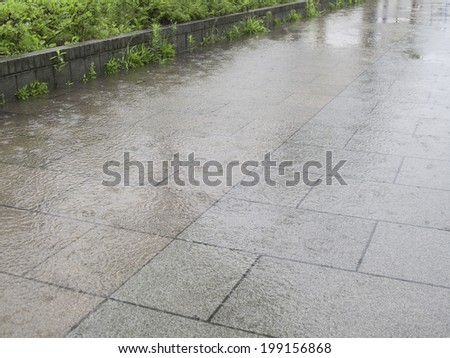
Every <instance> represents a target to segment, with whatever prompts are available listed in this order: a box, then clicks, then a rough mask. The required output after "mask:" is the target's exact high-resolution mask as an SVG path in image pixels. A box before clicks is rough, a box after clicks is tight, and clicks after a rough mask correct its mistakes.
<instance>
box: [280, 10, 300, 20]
mask: <svg viewBox="0 0 450 358" xmlns="http://www.w3.org/2000/svg"><path fill="white" fill-rule="evenodd" d="M300 19H301V15H300V14H299V13H298V12H297V11H295V10H291V12H290V13H289V14H288V16H286V17H285V18H284V21H285V22H295V21H298V20H300Z"/></svg>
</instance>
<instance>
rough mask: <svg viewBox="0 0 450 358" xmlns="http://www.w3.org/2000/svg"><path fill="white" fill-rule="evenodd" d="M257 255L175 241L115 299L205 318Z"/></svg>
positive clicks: (125, 286)
mask: <svg viewBox="0 0 450 358" xmlns="http://www.w3.org/2000/svg"><path fill="white" fill-rule="evenodd" d="M255 258H256V257H254V256H253V255H249V254H242V253H239V252H236V251H231V250H228V249H221V248H216V247H208V246H205V245H200V244H193V243H187V242H181V241H174V242H173V243H172V244H171V245H170V246H169V247H167V248H166V249H165V250H164V251H163V252H162V253H161V254H160V255H158V256H157V257H156V258H155V259H154V260H152V261H151V262H150V263H149V264H148V265H146V266H145V267H144V268H143V269H142V270H140V271H139V272H138V273H137V274H136V275H135V276H134V277H132V278H131V279H130V280H129V281H128V282H127V283H126V284H125V285H123V286H122V287H121V288H120V289H119V290H118V291H117V292H116V293H115V294H114V295H113V297H114V298H117V299H120V300H124V301H127V302H132V303H136V304H139V305H144V306H148V307H152V308H157V309H160V310H164V311H168V312H174V313H178V314H181V315H184V316H189V317H193V318H200V319H203V320H207V319H208V318H209V316H210V315H211V314H212V313H213V312H214V311H215V309H216V308H217V307H219V305H220V304H221V302H222V301H223V300H224V299H225V297H226V296H227V295H228V293H229V292H230V291H231V290H232V288H233V287H234V286H235V285H236V283H238V282H239V280H240V279H241V277H242V276H243V275H244V273H245V272H246V271H247V270H248V268H249V267H250V266H251V264H252V263H253V261H254V260H255Z"/></svg>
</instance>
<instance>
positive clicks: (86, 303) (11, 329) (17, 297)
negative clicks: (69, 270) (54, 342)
mask: <svg viewBox="0 0 450 358" xmlns="http://www.w3.org/2000/svg"><path fill="white" fill-rule="evenodd" d="M0 300H1V302H2V304H1V305H0V335H1V336H2V337H4V338H6V337H20V338H31V337H36V338H37V337H41V338H43V337H48V338H50V337H64V335H66V334H67V333H68V332H69V331H70V330H71V328H72V327H73V326H75V325H76V324H77V323H78V322H79V321H81V319H82V318H83V317H85V316H86V315H87V314H88V313H89V312H90V311H92V310H93V309H94V308H95V307H96V306H97V305H98V304H99V303H100V302H101V301H102V298H100V297H94V296H89V295H85V294H81V293H76V292H72V291H69V290H66V289H63V288H58V287H54V286H49V285H45V284H42V283H38V282H33V281H30V280H25V279H23V278H19V277H13V276H9V275H6V274H3V273H0Z"/></svg>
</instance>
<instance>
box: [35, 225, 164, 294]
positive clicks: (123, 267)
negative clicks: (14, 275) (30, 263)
mask: <svg viewBox="0 0 450 358" xmlns="http://www.w3.org/2000/svg"><path fill="white" fill-rule="evenodd" d="M169 242H170V240H169V239H165V238H163V237H158V236H152V235H148V234H140V233H136V232H132V231H126V230H119V229H112V228H96V229H94V230H91V231H90V232H89V233H87V234H86V235H84V236H83V237H82V238H80V239H79V240H77V241H76V242H74V243H73V244H72V245H69V246H67V247H65V248H64V249H63V250H61V251H59V252H58V253H57V254H56V255H54V256H52V257H50V258H49V259H47V260H46V261H44V262H43V263H41V264H40V265H38V266H37V267H36V268H34V269H33V270H31V271H30V272H28V274H27V277H31V278H35V279H37V280H40V281H45V282H50V283H54V284H57V285H60V286H64V287H69V288H73V289H76V290H81V291H84V292H91V293H94V294H99V295H108V294H110V293H111V292H113V291H114V290H115V289H117V288H118V287H119V286H120V285H122V284H123V283H124V282H125V281H126V280H127V279H128V278H130V277H131V276H132V275H133V274H134V273H135V272H136V271H137V270H138V269H140V268H141V267H142V266H144V265H145V264H146V263H147V261H148V260H149V259H151V258H152V257H154V256H155V255H156V254H158V253H159V252H160V250H162V249H163V248H164V247H165V246H166V245H167V244H168V243H169ZM93 248H95V250H93Z"/></svg>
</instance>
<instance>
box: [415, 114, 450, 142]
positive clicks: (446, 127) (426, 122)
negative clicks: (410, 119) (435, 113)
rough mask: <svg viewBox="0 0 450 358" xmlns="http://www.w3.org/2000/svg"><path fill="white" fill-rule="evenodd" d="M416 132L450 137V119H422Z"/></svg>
mask: <svg viewBox="0 0 450 358" xmlns="http://www.w3.org/2000/svg"><path fill="white" fill-rule="evenodd" d="M415 134H417V135H431V136H436V137H445V138H450V121H449V120H448V119H437V118H434V119H433V118H426V119H421V120H420V121H419V123H418V125H417V129H416V132H415Z"/></svg>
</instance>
